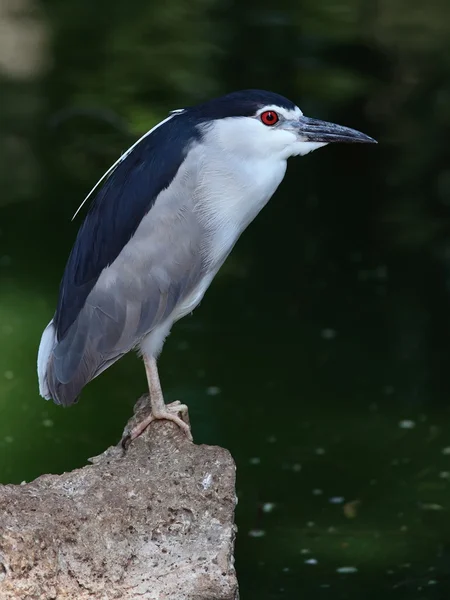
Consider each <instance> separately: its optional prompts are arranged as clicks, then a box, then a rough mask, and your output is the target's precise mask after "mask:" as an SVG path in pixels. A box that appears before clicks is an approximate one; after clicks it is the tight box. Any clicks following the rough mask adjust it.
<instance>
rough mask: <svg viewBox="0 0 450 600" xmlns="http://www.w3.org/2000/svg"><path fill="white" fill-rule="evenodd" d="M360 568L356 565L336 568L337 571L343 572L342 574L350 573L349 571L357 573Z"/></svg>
mask: <svg viewBox="0 0 450 600" xmlns="http://www.w3.org/2000/svg"><path fill="white" fill-rule="evenodd" d="M357 572H358V569H357V568H356V567H339V568H338V569H336V573H341V574H345V575H347V574H349V573H357Z"/></svg>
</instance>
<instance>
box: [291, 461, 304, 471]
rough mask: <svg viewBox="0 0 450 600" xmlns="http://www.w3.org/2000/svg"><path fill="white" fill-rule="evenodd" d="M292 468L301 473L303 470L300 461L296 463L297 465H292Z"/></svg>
mask: <svg viewBox="0 0 450 600" xmlns="http://www.w3.org/2000/svg"><path fill="white" fill-rule="evenodd" d="M292 470H293V471H294V473H300V471H301V470H302V465H300V464H299V463H295V465H292Z"/></svg>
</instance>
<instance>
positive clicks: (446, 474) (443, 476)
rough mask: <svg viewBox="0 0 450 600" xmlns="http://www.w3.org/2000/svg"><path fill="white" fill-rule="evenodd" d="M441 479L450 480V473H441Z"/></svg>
mask: <svg viewBox="0 0 450 600" xmlns="http://www.w3.org/2000/svg"><path fill="white" fill-rule="evenodd" d="M439 477H440V478H441V479H450V471H441V472H440V473H439Z"/></svg>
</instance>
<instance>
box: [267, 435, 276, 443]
mask: <svg viewBox="0 0 450 600" xmlns="http://www.w3.org/2000/svg"><path fill="white" fill-rule="evenodd" d="M267 441H268V442H269V444H275V442H276V441H277V438H276V437H275V436H274V435H269V437H268V438H267Z"/></svg>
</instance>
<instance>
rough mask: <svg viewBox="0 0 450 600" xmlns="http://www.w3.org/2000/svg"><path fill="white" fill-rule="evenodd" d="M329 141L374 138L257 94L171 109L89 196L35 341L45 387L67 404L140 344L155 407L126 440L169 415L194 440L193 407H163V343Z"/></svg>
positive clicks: (43, 390) (42, 389)
mask: <svg viewBox="0 0 450 600" xmlns="http://www.w3.org/2000/svg"><path fill="white" fill-rule="evenodd" d="M330 142H363V143H374V142H375V140H373V139H372V138H370V137H368V136H367V135H364V134H363V133H360V132H358V131H355V130H353V129H348V128H347V127H341V126H339V125H335V124H333V123H327V122H324V121H318V120H316V119H310V118H308V117H305V116H303V113H302V111H301V110H300V109H299V108H298V106H296V105H295V104H294V103H293V102H290V101H289V100H287V99H286V98H283V97H282V96H279V95H278V94H274V93H271V92H265V91H261V90H246V91H240V92H234V93H231V94H228V95H227V96H223V97H221V98H216V99H214V100H210V101H209V102H205V103H204V104H200V105H198V106H194V107H192V108H185V109H181V110H176V111H173V112H172V113H170V115H169V117H168V118H167V119H165V120H164V121H162V122H161V123H159V124H158V125H156V126H155V127H154V128H153V129H151V130H150V131H149V132H147V133H146V134H145V135H144V136H142V137H141V138H140V139H139V140H138V141H137V142H136V143H135V144H134V145H133V146H132V147H131V148H130V149H129V150H127V151H126V152H125V154H123V156H121V157H120V158H119V159H118V160H117V162H115V163H114V164H113V165H112V167H111V168H110V169H109V170H108V171H107V172H106V173H105V175H103V177H102V178H101V179H100V181H99V182H98V183H97V185H96V186H95V187H94V189H93V190H92V191H91V192H90V194H89V195H88V197H87V198H86V200H87V199H88V198H89V197H90V196H91V195H92V194H93V193H94V191H95V192H96V193H95V198H94V200H93V202H92V205H91V207H90V209H89V211H88V213H87V216H86V218H85V220H84V222H83V224H82V225H81V228H80V230H79V232H78V236H77V238H76V241H75V244H74V246H73V249H72V252H71V254H70V256H69V260H68V262H67V265H66V268H65V271H64V275H63V278H62V281H61V286H60V291H59V300H58V305H57V308H56V312H55V314H54V317H53V319H52V320H51V321H50V323H49V324H48V326H47V327H46V329H45V330H44V333H43V335H42V339H41V343H40V347H39V353H38V376H39V390H40V394H41V395H42V396H43V397H44V398H46V399H51V398H52V399H53V400H54V402H55V403H56V404H63V405H65V406H67V405H70V404H72V403H74V402H75V401H76V400H77V399H78V396H79V394H80V392H81V390H82V389H83V387H84V386H85V385H86V384H87V383H88V382H89V381H91V379H94V377H97V375H100V373H102V372H103V371H104V370H105V369H107V368H108V367H109V366H111V365H112V364H113V363H115V362H116V361H117V360H118V359H119V358H121V357H122V356H124V354H126V353H127V352H129V351H130V350H133V349H138V350H139V351H140V352H141V354H142V357H143V359H144V364H145V370H146V373H147V379H148V386H149V391H150V404H151V414H150V415H149V416H148V417H147V418H146V419H144V420H143V421H142V422H141V423H140V424H139V425H137V426H136V427H135V429H134V430H133V431H132V433H131V439H134V438H135V437H137V436H138V435H139V434H140V433H141V432H142V431H143V430H144V429H145V428H146V427H147V426H148V424H149V423H150V422H151V421H152V420H153V419H169V420H171V421H173V422H175V423H176V424H177V425H179V426H180V427H181V428H182V429H183V430H184V431H185V432H186V434H187V435H188V436H189V437H191V433H190V428H189V426H188V424H187V423H186V422H185V421H184V420H183V415H184V414H185V413H186V406H185V405H183V404H180V403H179V402H177V403H173V404H171V405H165V403H164V398H163V393H162V390H161V385H160V382H159V376H158V370H157V366H156V359H157V356H158V354H159V353H160V351H161V349H162V346H163V343H164V340H165V338H166V336H167V335H168V333H169V331H170V329H171V327H172V325H173V324H174V323H175V321H178V320H179V319H181V318H182V317H184V316H185V315H187V314H188V313H190V312H192V310H193V309H194V308H195V307H196V306H197V304H198V303H199V302H200V300H201V299H202V297H203V295H204V293H205V291H206V290H207V288H208V287H209V285H210V284H211V282H212V280H213V278H214V276H215V275H216V273H217V271H218V270H219V268H220V267H221V265H222V264H223V262H224V261H225V259H226V258H227V256H228V255H229V253H230V252H231V250H232V248H233V246H234V245H235V243H236V241H237V240H238V238H239V236H240V235H241V233H242V232H243V231H244V229H245V228H246V227H247V226H248V225H249V223H251V221H253V219H254V218H255V217H256V215H257V214H258V213H259V211H260V210H261V209H262V208H263V206H264V205H265V204H266V203H267V202H268V200H269V199H270V197H271V196H272V195H273V193H274V192H275V190H276V189H277V187H278V186H279V184H280V183H281V181H282V179H283V177H284V174H285V171H286V161H287V159H288V158H289V157H291V156H299V155H304V154H308V153H309V152H312V151H313V150H316V149H317V148H320V147H322V146H325V145H326V144H328V143H330ZM100 184H102V185H101V187H99V186H100ZM86 200H85V201H86ZM83 204H84V202H83ZM80 208H81V207H80ZM78 210H79V209H78ZM77 212H78V211H77Z"/></svg>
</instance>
